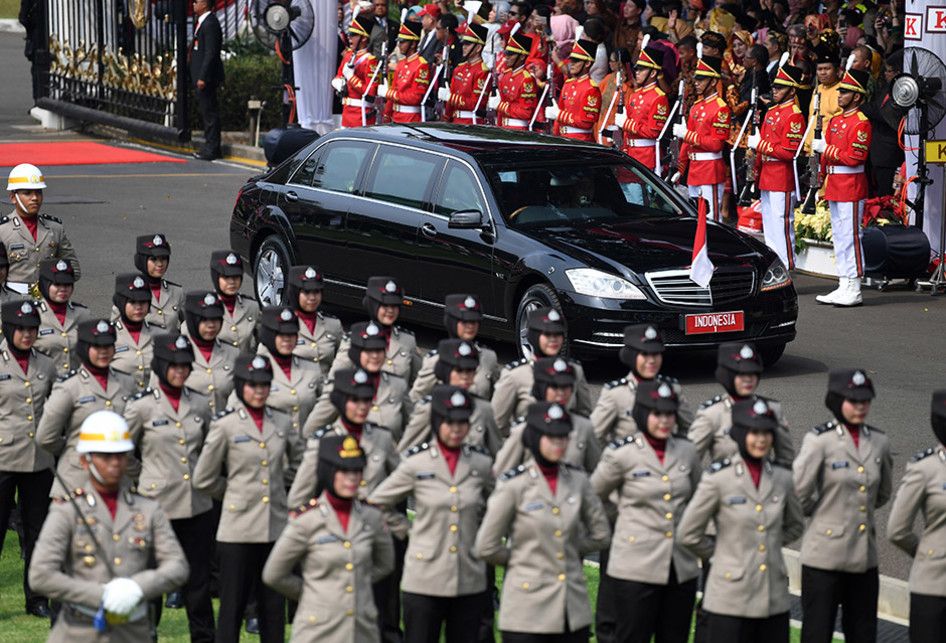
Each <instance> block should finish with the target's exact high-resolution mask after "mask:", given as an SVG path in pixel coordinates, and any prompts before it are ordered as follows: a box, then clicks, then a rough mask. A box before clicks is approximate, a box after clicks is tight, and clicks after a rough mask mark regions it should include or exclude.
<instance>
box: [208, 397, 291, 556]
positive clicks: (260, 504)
mask: <svg viewBox="0 0 946 643" xmlns="http://www.w3.org/2000/svg"><path fill="white" fill-rule="evenodd" d="M289 422H290V420H289V416H288V415H286V414H285V413H283V412H281V411H277V410H275V409H272V408H270V407H268V406H267V407H266V409H265V414H264V416H263V429H262V430H260V429H258V428H256V423H255V422H254V421H253V418H252V417H250V415H249V414H248V413H247V411H246V407H245V406H244V405H243V403H242V402H240V401H237V403H236V405H235V406H234V407H233V408H232V409H227V410H226V411H221V412H220V413H218V414H217V415H215V416H214V418H213V420H211V422H210V432H209V433H208V434H207V439H206V440H205V441H204V448H203V450H202V451H201V452H200V457H199V458H198V459H197V467H196V468H195V469H194V480H193V482H194V488H195V489H197V490H198V491H202V492H204V493H207V494H209V495H210V496H212V497H214V498H222V502H223V512H222V514H221V516H220V525H219V526H218V527H217V540H219V541H220V542H225V543H271V542H274V541H275V540H276V538H278V537H279V533H280V532H281V531H282V530H283V528H284V527H285V526H286V516H287V514H288V513H289V509H288V505H287V504H286V479H285V478H286V476H285V473H284V469H283V461H284V460H288V464H289V467H290V468H294V465H297V464H298V462H299V458H300V457H301V455H302V454H301V453H299V452H298V451H297V448H296V445H295V442H293V441H292V440H291V439H290V437H289V436H290V427H289ZM224 470H225V471H226V480H225V481H222V480H221V475H222V474H223V472H224Z"/></svg>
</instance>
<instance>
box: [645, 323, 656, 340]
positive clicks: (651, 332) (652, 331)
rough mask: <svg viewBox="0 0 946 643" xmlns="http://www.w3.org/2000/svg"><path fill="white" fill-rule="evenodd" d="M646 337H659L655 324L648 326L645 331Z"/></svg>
mask: <svg viewBox="0 0 946 643" xmlns="http://www.w3.org/2000/svg"><path fill="white" fill-rule="evenodd" d="M644 339H648V340H654V339H657V329H656V328H654V327H653V326H648V327H647V330H645V331H644Z"/></svg>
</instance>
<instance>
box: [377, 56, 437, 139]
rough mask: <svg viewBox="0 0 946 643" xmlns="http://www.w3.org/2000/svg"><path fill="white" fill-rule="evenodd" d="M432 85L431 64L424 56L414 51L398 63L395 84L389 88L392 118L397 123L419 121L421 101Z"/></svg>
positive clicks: (388, 96)
mask: <svg viewBox="0 0 946 643" xmlns="http://www.w3.org/2000/svg"><path fill="white" fill-rule="evenodd" d="M429 86H430V65H429V64H428V63H427V61H426V60H424V58H423V56H421V55H420V54H417V53H413V54H411V55H410V56H408V57H407V58H405V59H404V60H402V61H401V62H399V63H398V65H397V71H396V72H395V74H394V84H393V85H392V86H391V87H389V88H388V95H387V99H388V101H389V102H390V103H391V105H392V108H391V120H392V121H393V122H395V123H419V122H420V121H421V120H423V119H422V118H421V114H420V110H421V105H420V104H421V102H422V101H423V100H424V94H426V93H427V88H428V87H429Z"/></svg>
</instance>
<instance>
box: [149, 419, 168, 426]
mask: <svg viewBox="0 0 946 643" xmlns="http://www.w3.org/2000/svg"><path fill="white" fill-rule="evenodd" d="M167 423H168V421H167V420H155V421H154V422H152V423H151V424H153V425H154V426H164V425H165V424H167Z"/></svg>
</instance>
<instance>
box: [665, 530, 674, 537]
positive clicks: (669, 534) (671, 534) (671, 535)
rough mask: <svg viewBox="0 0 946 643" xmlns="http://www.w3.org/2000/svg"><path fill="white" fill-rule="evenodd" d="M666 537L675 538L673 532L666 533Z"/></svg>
mask: <svg viewBox="0 0 946 643" xmlns="http://www.w3.org/2000/svg"><path fill="white" fill-rule="evenodd" d="M664 536H666V537H667V538H673V532H672V531H668V532H665V533H664Z"/></svg>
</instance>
